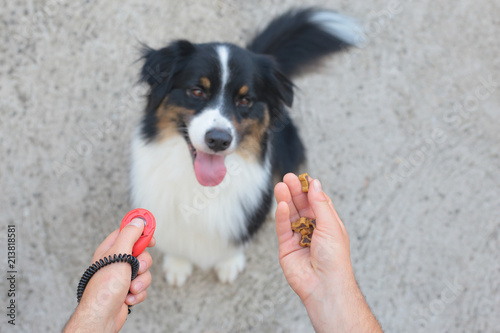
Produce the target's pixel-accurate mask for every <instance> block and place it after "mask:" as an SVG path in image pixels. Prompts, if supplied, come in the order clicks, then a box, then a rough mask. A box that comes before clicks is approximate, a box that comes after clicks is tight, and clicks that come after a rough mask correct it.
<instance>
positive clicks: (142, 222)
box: [129, 217, 146, 228]
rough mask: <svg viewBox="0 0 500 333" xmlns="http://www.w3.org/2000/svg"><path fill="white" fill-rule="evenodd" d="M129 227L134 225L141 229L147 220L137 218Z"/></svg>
mask: <svg viewBox="0 0 500 333" xmlns="http://www.w3.org/2000/svg"><path fill="white" fill-rule="evenodd" d="M129 225H133V226H136V227H137V228H140V227H142V226H145V225H146V220H144V219H142V218H140V217H136V218H134V219H133V220H132V221H130V223H129Z"/></svg>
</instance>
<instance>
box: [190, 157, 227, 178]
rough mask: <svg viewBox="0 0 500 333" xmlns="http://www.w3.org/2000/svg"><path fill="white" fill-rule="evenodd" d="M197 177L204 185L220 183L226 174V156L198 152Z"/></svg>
mask: <svg viewBox="0 0 500 333" xmlns="http://www.w3.org/2000/svg"><path fill="white" fill-rule="evenodd" d="M194 173H195V174H196V179H198V182H199V183H200V184H201V185H203V186H215V185H219V184H220V183H221V182H222V180H223V179H224V176H225V175H226V166H225V165H224V156H219V155H213V154H206V153H202V152H197V153H196V158H195V160H194Z"/></svg>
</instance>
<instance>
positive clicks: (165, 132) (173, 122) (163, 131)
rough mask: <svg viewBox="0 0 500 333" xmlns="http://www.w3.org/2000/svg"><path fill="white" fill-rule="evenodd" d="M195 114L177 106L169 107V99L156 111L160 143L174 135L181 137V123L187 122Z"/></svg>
mask: <svg viewBox="0 0 500 333" xmlns="http://www.w3.org/2000/svg"><path fill="white" fill-rule="evenodd" d="M193 114H194V110H190V109H186V108H183V107H181V106H177V105H168V104H167V98H165V100H164V101H163V103H161V105H160V107H159V108H158V109H157V110H156V116H157V117H158V123H157V128H158V137H157V140H158V141H163V140H166V139H169V138H171V137H172V136H174V135H180V134H179V131H178V129H177V126H178V124H179V122H185V123H187V122H186V120H188V119H190V118H191V117H192V116H193Z"/></svg>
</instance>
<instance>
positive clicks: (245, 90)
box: [238, 85, 248, 96]
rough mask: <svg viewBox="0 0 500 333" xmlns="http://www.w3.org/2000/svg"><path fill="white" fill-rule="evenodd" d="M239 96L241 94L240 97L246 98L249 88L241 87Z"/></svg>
mask: <svg viewBox="0 0 500 333" xmlns="http://www.w3.org/2000/svg"><path fill="white" fill-rule="evenodd" d="M238 94H240V96H245V95H246V94H248V86H247V85H244V86H243V87H241V88H240V91H238Z"/></svg>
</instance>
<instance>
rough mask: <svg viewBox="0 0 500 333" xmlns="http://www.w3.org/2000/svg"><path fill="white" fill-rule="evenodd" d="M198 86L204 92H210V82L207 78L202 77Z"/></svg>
mask: <svg viewBox="0 0 500 333" xmlns="http://www.w3.org/2000/svg"><path fill="white" fill-rule="evenodd" d="M200 84H201V86H202V87H203V88H205V90H210V80H209V79H208V78H207V77H205V76H203V77H202V78H201V79H200Z"/></svg>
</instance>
